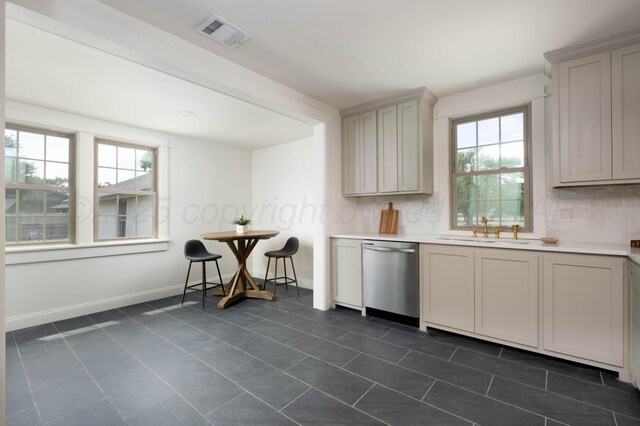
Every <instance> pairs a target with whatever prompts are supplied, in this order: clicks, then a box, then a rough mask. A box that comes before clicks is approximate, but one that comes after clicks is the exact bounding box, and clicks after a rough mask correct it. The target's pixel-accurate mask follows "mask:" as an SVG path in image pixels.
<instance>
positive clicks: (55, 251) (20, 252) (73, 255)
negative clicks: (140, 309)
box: [5, 239, 169, 265]
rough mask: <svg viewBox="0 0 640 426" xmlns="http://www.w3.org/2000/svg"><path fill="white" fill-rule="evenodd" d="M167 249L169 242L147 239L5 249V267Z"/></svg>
mask: <svg viewBox="0 0 640 426" xmlns="http://www.w3.org/2000/svg"><path fill="white" fill-rule="evenodd" d="M168 249H169V240H159V239H149V240H131V241H109V242H100V243H93V244H82V245H81V244H56V245H53V244H52V245H37V246H36V245H33V246H21V247H7V248H6V249H5V258H6V265H21V264H26V263H40V262H56V261H60V260H73V259H86V258H92V257H106V256H120V255H125V254H138V253H151V252H156V251H165V250H168Z"/></svg>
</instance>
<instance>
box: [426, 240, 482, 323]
mask: <svg viewBox="0 0 640 426" xmlns="http://www.w3.org/2000/svg"><path fill="white" fill-rule="evenodd" d="M474 259H475V258H474V249H472V248H469V247H458V246H444V245H426V244H422V245H421V246H420V279H421V282H422V284H421V286H422V301H421V302H422V303H421V304H420V306H422V315H421V317H422V321H423V322H424V323H427V324H437V325H444V326H447V327H451V328H453V329H457V330H463V331H469V332H473V331H474V322H475V317H474V312H475V301H474V291H475V290H474V278H473V277H474V273H475V270H474V261H475V260H474Z"/></svg>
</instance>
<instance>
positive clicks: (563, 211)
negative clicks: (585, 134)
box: [345, 184, 640, 245]
mask: <svg viewBox="0 0 640 426" xmlns="http://www.w3.org/2000/svg"><path fill="white" fill-rule="evenodd" d="M389 201H392V202H393V204H394V208H395V209H397V210H399V211H400V218H399V221H398V232H399V233H411V234H438V233H442V232H443V229H444V230H446V229H447V228H448V220H449V219H448V217H447V213H446V209H445V208H444V207H446V206H445V205H444V203H446V202H447V197H441V196H440V194H439V193H438V192H435V193H434V194H433V195H430V196H426V195H407V196H393V197H362V198H359V199H357V201H356V204H355V206H354V207H355V208H354V210H353V211H352V212H346V213H345V214H348V215H351V216H352V219H353V222H352V223H356V224H357V226H356V229H355V231H359V232H377V231H378V226H379V224H380V211H381V210H383V209H385V208H386V207H387V203H388V202H389ZM534 208H535V209H538V208H544V209H545V212H546V216H545V217H546V234H547V235H549V236H555V237H559V238H560V239H561V240H565V241H589V242H603V243H619V244H625V245H626V244H629V240H632V239H640V184H638V185H617V186H597V187H572V188H547V189H546V192H545V199H544V202H542V203H537V206H534Z"/></svg>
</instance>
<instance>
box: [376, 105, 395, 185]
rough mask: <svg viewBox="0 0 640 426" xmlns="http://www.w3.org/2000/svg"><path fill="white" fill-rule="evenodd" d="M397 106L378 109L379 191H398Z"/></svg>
mask: <svg viewBox="0 0 640 426" xmlns="http://www.w3.org/2000/svg"><path fill="white" fill-rule="evenodd" d="M397 110H398V109H397V107H396V106H395V105H394V106H390V107H388V108H383V109H379V110H378V184H379V188H378V191H379V192H396V191H398V120H397Z"/></svg>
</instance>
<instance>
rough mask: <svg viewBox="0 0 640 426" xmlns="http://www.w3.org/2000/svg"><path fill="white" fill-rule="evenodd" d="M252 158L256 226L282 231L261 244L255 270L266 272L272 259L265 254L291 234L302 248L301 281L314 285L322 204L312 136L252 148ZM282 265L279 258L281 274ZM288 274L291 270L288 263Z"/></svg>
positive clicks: (298, 263) (298, 262)
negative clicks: (317, 191)
mask: <svg viewBox="0 0 640 426" xmlns="http://www.w3.org/2000/svg"><path fill="white" fill-rule="evenodd" d="M252 162H253V167H252V204H253V212H252V213H251V220H252V224H253V229H276V230H278V231H280V234H279V235H278V236H277V237H275V238H272V239H269V240H266V241H261V242H260V243H259V244H258V246H256V251H255V252H254V254H255V255H254V256H253V274H256V275H257V276H259V277H263V276H264V272H265V270H266V267H267V258H266V257H264V256H262V253H264V252H265V251H269V250H274V249H278V248H281V247H282V246H283V245H284V243H285V242H286V240H287V239H288V238H289V237H297V238H298V240H300V250H299V251H298V254H296V256H295V259H294V262H295V267H296V274H297V276H298V281H299V284H300V285H301V286H303V287H306V288H313V239H314V238H313V237H314V235H313V234H314V228H313V225H314V224H315V223H317V222H318V221H320V220H321V217H322V206H321V205H317V203H315V197H314V186H313V180H314V173H313V165H314V158H313V138H306V139H301V140H298V141H294V142H289V143H285V144H281V145H277V146H274V147H270V148H264V149H260V150H256V151H253V153H252ZM271 263H272V264H271V267H270V275H269V276H270V277H272V276H273V262H271ZM281 265H282V263H281V262H279V266H278V268H279V273H278V275H281V274H282V271H283V270H282V267H281ZM287 265H288V261H287ZM287 273H288V275H291V269H290V268H289V267H288V266H287Z"/></svg>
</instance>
